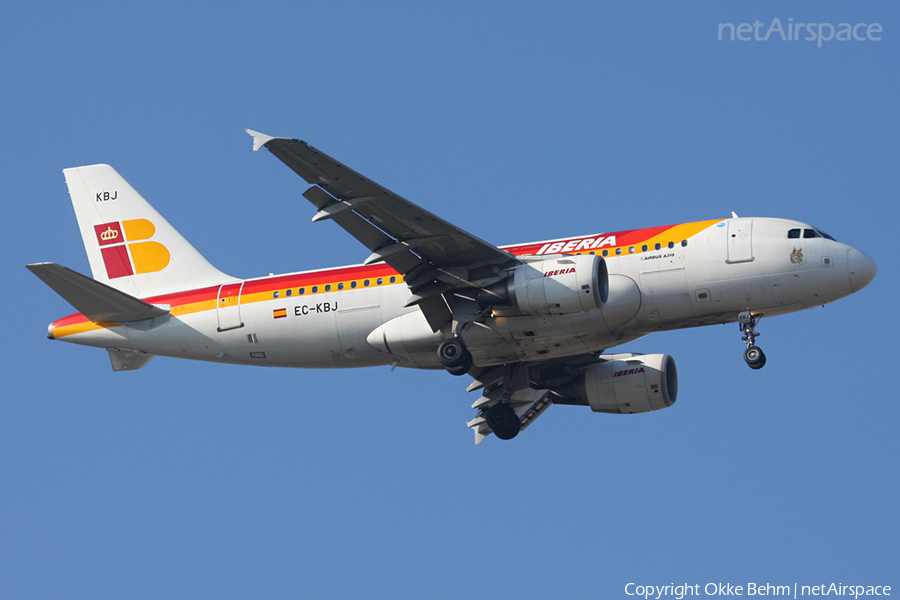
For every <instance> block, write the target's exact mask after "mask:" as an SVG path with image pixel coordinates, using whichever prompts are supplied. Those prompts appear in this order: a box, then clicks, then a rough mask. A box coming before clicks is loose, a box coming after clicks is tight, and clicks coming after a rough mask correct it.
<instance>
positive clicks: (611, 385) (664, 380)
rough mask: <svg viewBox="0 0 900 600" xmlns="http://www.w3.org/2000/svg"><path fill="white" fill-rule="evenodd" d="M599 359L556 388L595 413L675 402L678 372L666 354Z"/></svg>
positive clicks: (623, 411) (637, 409) (639, 409)
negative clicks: (570, 381) (568, 382)
mask: <svg viewBox="0 0 900 600" xmlns="http://www.w3.org/2000/svg"><path fill="white" fill-rule="evenodd" d="M601 359H603V362H598V363H597V364H595V365H592V366H590V367H588V368H587V369H585V370H584V372H583V373H582V374H581V375H580V376H579V377H578V379H576V380H575V381H574V382H573V383H570V384H568V385H566V386H564V387H563V388H561V389H559V390H557V391H558V392H559V393H560V394H561V395H563V396H565V397H566V399H567V400H568V401H570V402H571V403H572V404H586V405H588V406H590V407H591V410H593V411H594V412H604V413H619V414H630V413H641V412H649V411H651V410H659V409H660V408H667V407H669V406H672V405H673V404H675V398H676V396H677V395H678V372H677V371H676V370H675V359H673V358H672V357H671V356H669V355H668V354H614V355H609V356H602V357H601Z"/></svg>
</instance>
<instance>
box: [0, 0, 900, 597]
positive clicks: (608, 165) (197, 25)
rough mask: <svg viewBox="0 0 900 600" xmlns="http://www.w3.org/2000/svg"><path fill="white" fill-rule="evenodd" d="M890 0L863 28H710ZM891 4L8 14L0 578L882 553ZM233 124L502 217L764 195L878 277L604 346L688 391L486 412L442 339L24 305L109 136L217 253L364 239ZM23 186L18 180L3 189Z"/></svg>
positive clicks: (808, 559) (561, 215)
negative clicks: (782, 312)
mask: <svg viewBox="0 0 900 600" xmlns="http://www.w3.org/2000/svg"><path fill="white" fill-rule="evenodd" d="M774 18H779V19H780V20H781V21H782V22H784V23H787V22H788V19H793V22H797V23H800V22H803V23H812V22H815V23H832V24H835V25H837V24H839V23H843V22H850V23H854V24H855V23H859V22H864V23H878V24H880V25H882V27H883V33H882V34H881V38H882V39H881V40H880V41H873V40H866V41H850V42H838V41H830V42H824V43H823V44H822V47H821V48H819V47H817V46H818V45H817V43H816V42H815V41H804V40H799V41H791V42H788V41H782V40H779V39H775V38H774V37H773V38H771V39H770V40H769V41H754V40H751V41H746V42H742V41H737V40H736V41H729V40H723V41H718V40H717V31H718V25H719V24H720V23H733V24H736V25H737V24H740V23H753V22H754V21H756V20H759V21H760V22H762V23H764V24H766V26H767V25H768V24H770V23H771V22H772V20H773V19H774ZM898 32H900V11H898V9H897V6H896V3H894V2H888V1H882V2H849V1H843V2H828V1H821V2H791V3H783V2H768V1H760V2H752V3H747V2H730V1H715V2H678V3H675V2H666V3H662V2H649V1H644V0H637V1H633V2H618V3H606V4H605V5H604V4H600V3H596V2H571V3H566V4H565V5H563V6H560V5H558V3H528V2H526V3H521V2H520V3H512V2H509V3H501V2H457V3H449V4H425V3H420V2H385V3H361V2H353V1H344V2H333V1H332V2H302V3H279V2H258V3H252V4H246V5H245V4H237V5H229V6H223V5H221V3H194V4H190V5H185V4H184V3H167V2H162V3H153V4H143V3H137V4H134V3H112V2H110V3H102V2H90V1H88V2H83V3H77V4H76V3H68V4H62V5H60V4H59V3H49V2H36V3H30V4H29V5H28V6H25V5H22V6H11V7H8V8H7V10H6V11H5V13H4V19H3V22H2V24H0V52H2V56H3V59H4V60H3V64H4V66H3V69H2V82H3V85H2V86H0V103H2V104H0V107H2V113H3V119H2V120H0V131H2V133H3V139H4V141H5V143H4V144H3V148H2V149H0V155H2V172H3V174H4V179H5V182H6V185H5V189H6V202H5V204H4V206H5V207H6V210H7V217H6V218H5V219H3V222H2V225H0V227H2V233H3V235H2V237H0V244H2V248H3V254H2V256H3V274H4V278H5V281H6V293H5V294H4V295H3V298H4V299H3V308H4V311H5V313H6V314H7V315H8V316H9V317H10V319H9V324H10V328H8V329H10V330H9V331H8V333H9V335H8V336H7V340H8V345H7V351H6V356H7V358H6V360H5V361H4V362H3V366H2V372H3V379H4V380H5V382H6V386H5V391H4V393H3V395H2V400H0V596H3V597H5V598H50V597H65V598H159V597H169V598H212V597H215V598H247V597H267V598H300V597H320V598H349V597H360V598H410V597H429V598H459V597H464V596H465V597H471V596H475V597H480V596H484V597H492V598H513V597H515V598H545V597H555V598H567V599H568V598H572V599H575V598H628V597H629V596H626V594H625V585H626V584H627V583H629V582H636V583H639V584H643V585H666V584H670V583H676V584H678V583H688V584H700V586H701V589H702V587H703V586H704V585H705V584H706V583H710V582H723V583H724V582H731V583H732V584H739V585H745V586H746V584H747V583H748V582H755V583H766V582H768V583H773V584H780V585H793V584H794V583H798V584H800V585H816V584H820V583H826V584H827V583H831V582H836V583H837V582H842V583H844V584H851V583H852V584H857V585H892V586H894V589H895V591H896V590H897V589H898V587H900V580H898V577H897V573H898V571H897V568H896V564H897V557H898V555H900V552H898V550H900V549H898V542H897V540H898V539H900V518H898V516H897V508H896V507H897V505H898V500H900V498H898V495H900V494H898V492H900V486H898V458H897V457H898V450H900V448H898V441H897V440H898V436H897V433H896V432H897V429H898V426H900V418H898V417H900V406H898V402H897V397H898V395H897V389H896V387H897V386H896V373H897V369H896V338H897V335H896V333H897V325H896V322H895V321H893V320H892V318H891V315H892V314H893V312H894V311H893V310H892V308H891V306H892V303H893V300H894V299H895V298H896V297H897V293H898V291H900V285H898V277H897V270H896V268H895V262H894V261H893V259H892V258H891V257H892V256H894V255H895V254H896V251H895V250H891V248H892V247H893V246H895V239H896V234H895V233H894V229H895V227H896V223H897V221H898V217H900V214H898V213H900V211H898V208H897V202H896V200H897V197H898V192H900V181H898V177H900V175H898V173H900V169H898V167H900V160H898V159H900V155H898V125H900V119H898V113H897V107H898V106H900V93H898V92H900V79H898V77H897V74H898V72H900V64H898V62H900V61H898V59H900V53H898V40H900V38H898ZM248 127H249V128H252V129H256V130H259V131H263V132H265V133H268V134H271V135H276V136H288V137H297V138H301V139H304V140H306V141H309V142H310V143H312V144H313V145H315V146H316V147H318V148H320V149H322V150H323V151H325V152H327V153H329V154H331V155H332V156H334V157H335V158H337V159H338V160H340V161H342V162H344V163H345V164H347V165H350V166H351V167H353V168H355V169H356V170H358V171H360V172H361V173H363V174H365V175H367V176H369V177H371V178H372V179H374V180H375V181H377V182H379V183H381V184H382V185H385V186H386V187H388V188H389V189H392V190H393V191H395V192H397V193H398V194H401V195H403V196H404V197H406V198H408V199H409V200H411V201H413V202H416V203H418V204H420V205H422V206H424V207H425V208H427V209H429V210H431V211H433V212H435V213H437V214H438V215H440V216H442V217H444V218H446V219H447V220H450V221H452V222H454V223H455V224H457V225H459V226H461V227H463V228H464V229H466V230H468V231H470V232H472V233H473V234H475V235H477V236H479V237H481V238H483V239H486V240H489V241H491V242H494V243H496V244H509V243H514V242H524V241H530V240H541V239H550V238H556V237H563V236H568V235H577V234H589V233H599V232H604V231H616V230H621V229H630V228H637V227H645V226H653V225H663V224H670V223H678V222H685V221H693V220H701V219H711V218H717V217H727V216H729V215H730V211H732V210H733V211H736V212H737V213H738V214H739V215H741V216H779V217H786V218H794V219H799V220H802V221H805V222H809V223H812V224H814V225H816V226H818V227H820V228H822V229H824V230H825V231H827V232H829V233H830V234H832V235H833V236H835V237H836V238H837V239H838V240H840V241H843V242H846V243H848V244H850V245H853V246H855V247H857V248H859V249H861V250H863V251H864V252H866V253H868V254H869V255H870V256H872V257H873V258H874V259H875V260H876V261H877V262H878V267H879V273H878V276H877V278H876V279H875V281H874V282H873V283H872V284H871V285H870V286H869V287H868V288H866V289H865V290H863V291H862V292H860V293H859V294H856V295H854V296H851V297H849V298H846V299H844V300H841V301H839V302H837V303H835V304H832V305H828V306H826V307H825V308H821V307H820V308H816V309H813V310H809V311H806V312H804V313H798V314H794V315H788V316H784V317H778V318H774V319H771V320H766V319H763V321H762V323H761V324H760V329H759V330H760V332H761V333H762V336H761V338H760V339H759V344H760V345H761V346H762V347H763V348H764V349H765V351H766V354H767V355H768V364H767V366H766V367H765V368H764V369H763V370H761V371H758V372H757V371H751V370H750V369H748V368H747V367H746V366H745V364H744V362H743V360H742V359H741V352H742V349H743V344H742V343H741V341H740V335H739V332H738V329H737V327H736V326H733V325H729V326H717V327H709V328H704V329H698V330H692V331H682V332H673V333H663V334H656V335H653V336H650V337H647V338H644V339H642V340H639V341H638V342H635V343H633V344H631V345H630V346H628V347H626V348H624V349H625V350H631V351H635V352H647V353H655V352H664V353H668V354H671V355H672V356H674V357H675V359H676V361H677V363H678V370H679V375H680V388H679V397H678V402H677V404H676V405H675V406H674V407H672V408H670V409H667V410H664V411H658V412H655V413H651V414H645V415H635V416H627V417H619V416H605V415H597V414H593V413H591V412H590V411H589V410H588V409H587V408H578V407H565V406H558V407H553V408H552V409H551V410H549V411H547V413H546V414H545V415H544V416H542V418H541V419H540V420H538V422H537V423H536V424H535V425H534V426H533V427H531V428H529V429H528V431H526V432H525V433H524V434H523V435H521V436H520V437H519V438H517V439H516V440H515V441H514V442H512V443H501V442H499V441H498V440H496V439H493V438H491V439H488V440H486V441H485V442H484V443H483V444H482V445H481V446H478V447H476V446H474V445H473V444H472V434H471V432H470V431H469V430H468V429H467V428H466V427H465V422H466V421H467V420H469V419H470V418H471V417H472V415H473V414H474V413H473V411H472V410H471V409H470V408H469V406H470V405H471V403H472V402H473V401H474V400H475V399H476V398H474V397H473V396H472V395H471V394H466V393H465V391H464V390H465V387H466V382H464V381H463V380H462V379H457V378H454V377H451V376H449V375H447V374H443V373H440V372H415V371H409V370H403V369H397V370H396V371H394V372H390V370H389V369H388V368H381V369H366V370H356V371H300V370H274V369H257V368H249V367H233V366H223V365H214V364H205V363H193V362H180V361H176V360H173V359H165V358H157V359H155V360H154V361H152V362H151V363H150V364H149V365H148V366H147V367H146V368H144V369H142V370H140V371H137V372H132V373H113V372H112V371H111V370H110V367H109V362H108V358H107V356H106V353H105V352H102V351H99V350H93V349H87V348H81V347H74V346H71V345H67V344H62V343H59V342H51V341H48V340H46V339H44V335H45V331H46V325H47V324H48V323H49V322H50V321H52V320H54V319H56V318H59V317H61V316H64V315H66V314H69V312H71V311H70V308H69V306H68V305H67V304H66V303H65V301H63V300H62V299H60V298H59V297H57V296H56V295H55V294H54V293H53V292H52V291H51V290H50V289H49V288H47V287H46V286H44V284H43V283H41V282H40V281H39V280H38V279H37V278H35V277H34V276H33V275H31V274H30V273H29V272H28V271H27V270H26V269H24V268H23V265H25V264H27V263H31V262H40V261H54V262H59V263H62V264H65V265H66V266H68V267H70V268H73V269H75V270H78V271H80V272H83V273H89V272H90V269H89V267H88V264H87V259H86V256H85V254H84V250H83V247H82V244H81V240H80V236H79V235H78V231H77V228H76V224H75V219H74V214H73V211H72V208H71V205H70V203H69V200H68V195H67V193H66V188H65V184H64V180H63V177H62V173H61V170H62V169H63V168H66V167H72V166H78V165H84V164H93V163H98V162H107V163H110V164H112V165H113V166H114V167H115V168H116V169H117V170H118V171H119V172H120V173H121V174H122V175H123V176H124V177H126V178H127V179H128V180H129V182H130V183H131V184H132V185H133V186H134V187H135V188H136V189H137V190H138V191H140V192H141V193H142V194H143V195H144V196H145V197H146V198H147V199H148V200H150V202H152V203H153V204H154V206H155V207H156V208H157V209H158V210H159V211H160V212H161V213H162V214H164V215H165V216H166V217H167V219H168V220H169V221H170V222H171V223H172V224H173V225H175V226H176V227H177V228H178V229H179V230H180V231H181V232H182V233H183V234H184V235H185V236H186V237H187V238H188V239H190V240H191V241H192V243H193V244H194V245H195V246H196V247H197V248H198V249H199V250H200V251H201V252H202V253H204V255H205V256H206V257H207V258H208V259H209V260H210V261H211V262H212V263H213V264H215V265H216V266H217V267H219V268H220V269H222V270H223V271H225V272H227V273H229V274H232V275H235V276H240V277H252V276H258V275H263V274H266V273H269V272H288V271H295V270H303V269H311V268H315V267H320V266H330V265H338V264H350V263H357V262H360V261H362V260H363V259H364V258H365V257H366V256H367V255H368V251H367V250H366V249H365V248H363V247H362V246H361V245H359V244H358V243H356V242H355V241H354V240H352V239H351V238H350V237H349V236H348V235H347V234H346V233H344V232H343V231H342V230H340V229H339V228H338V227H337V226H335V225H334V224H333V223H327V222H325V223H316V224H313V223H310V218H311V216H312V209H311V206H310V205H309V204H308V203H307V202H306V201H305V200H304V199H303V198H302V197H301V196H300V194H301V193H302V192H303V191H304V189H305V187H306V186H305V185H304V183H303V182H302V181H301V180H300V179H299V178H297V177H296V176H295V175H294V174H293V173H291V172H290V171H289V170H288V169H286V168H285V167H284V166H283V165H282V164H281V163H280V162H279V161H278V160H277V159H275V158H274V157H272V156H271V155H268V154H267V153H259V154H253V153H252V152H251V151H250V149H251V140H250V138H249V137H248V136H247V135H246V134H245V133H244V132H243V129H244V128H248ZM10 213H11V214H10Z"/></svg>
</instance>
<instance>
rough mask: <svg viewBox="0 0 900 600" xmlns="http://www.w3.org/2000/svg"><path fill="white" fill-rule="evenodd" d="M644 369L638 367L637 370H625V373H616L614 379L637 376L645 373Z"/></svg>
mask: <svg viewBox="0 0 900 600" xmlns="http://www.w3.org/2000/svg"><path fill="white" fill-rule="evenodd" d="M643 372H644V367H638V368H637V369H625V370H624V371H616V372H615V373H613V377H624V376H625V375H635V374H637V373H643Z"/></svg>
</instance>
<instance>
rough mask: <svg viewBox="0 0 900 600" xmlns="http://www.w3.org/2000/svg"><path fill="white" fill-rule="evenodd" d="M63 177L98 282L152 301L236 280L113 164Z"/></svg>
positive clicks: (69, 171)
mask: <svg viewBox="0 0 900 600" xmlns="http://www.w3.org/2000/svg"><path fill="white" fill-rule="evenodd" d="M63 173H64V174H65V176H66V185H67V186H68V187H69V195H70V196H71V197H72V205H73V206H74V207H75V216H76V218H77V219H78V227H79V229H81V237H82V239H83V241H84V248H85V250H86V251H87V255H88V260H89V261H90V264H91V272H92V273H93V275H94V279H96V280H97V281H101V282H103V283H105V284H107V285H109V286H110V287H113V288H115V289H117V290H120V291H123V292H125V293H126V294H129V295H131V296H135V297H137V298H146V297H148V296H157V295H160V294H167V293H170V292H176V291H180V290H184V289H189V288H192V287H206V286H211V285H217V284H220V283H223V282H226V281H229V280H232V279H234V278H233V277H229V276H228V275H225V274H224V273H222V272H221V271H219V270H218V269H216V268H215V267H213V266H212V265H211V264H210V263H209V262H208V261H207V260H206V259H205V258H203V256H202V255H201V254H200V253H199V252H197V250H196V249H195V248H194V247H193V246H191V244H190V243H189V242H188V241H187V240H186V239H184V238H183V237H182V236H181V234H180V233H178V232H177V231H176V230H175V228H174V227H172V226H171V225H169V223H168V221H166V220H165V219H164V218H162V216H161V215H160V214H159V213H158V212H156V210H155V209H154V208H153V207H152V206H150V203H148V202H147V201H146V200H144V198H143V197H142V196H141V195H140V194H138V193H137V192H136V191H135V189H134V188H133V187H131V186H130V185H129V184H128V182H127V181H125V179H124V178H122V176H121V175H119V174H118V173H117V172H116V171H115V169H113V168H112V167H110V166H109V165H91V166H88V167H75V168H72V169H64V170H63Z"/></svg>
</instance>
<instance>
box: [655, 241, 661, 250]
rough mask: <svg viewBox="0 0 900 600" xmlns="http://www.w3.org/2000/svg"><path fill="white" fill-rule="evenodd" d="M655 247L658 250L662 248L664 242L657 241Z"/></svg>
mask: <svg viewBox="0 0 900 600" xmlns="http://www.w3.org/2000/svg"><path fill="white" fill-rule="evenodd" d="M653 248H654V249H656V250H659V249H660V248H662V244H660V243H659V242H656V245H655V246H654V247H653Z"/></svg>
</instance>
